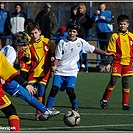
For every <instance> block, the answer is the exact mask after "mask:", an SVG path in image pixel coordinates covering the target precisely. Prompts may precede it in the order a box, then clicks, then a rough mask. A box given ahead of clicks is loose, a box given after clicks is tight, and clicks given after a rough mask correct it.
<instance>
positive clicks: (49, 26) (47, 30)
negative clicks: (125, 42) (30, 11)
mask: <svg viewBox="0 0 133 133" xmlns="http://www.w3.org/2000/svg"><path fill="white" fill-rule="evenodd" d="M35 22H37V23H38V24H39V26H40V29H41V34H42V35H44V37H46V38H49V39H50V38H52V37H53V36H54V35H55V34H56V33H57V31H58V24H57V18H56V16H55V14H54V13H53V11H52V10H51V4H50V3H45V5H44V7H43V10H42V11H40V12H39V13H38V14H37V16H36V18H35Z"/></svg>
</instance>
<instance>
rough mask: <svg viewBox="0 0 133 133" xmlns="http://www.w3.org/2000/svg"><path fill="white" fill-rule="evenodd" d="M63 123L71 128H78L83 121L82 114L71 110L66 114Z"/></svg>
mask: <svg viewBox="0 0 133 133" xmlns="http://www.w3.org/2000/svg"><path fill="white" fill-rule="evenodd" d="M63 121H64V123H65V124H66V125H67V126H69V127H74V126H77V125H79V123H80V121H81V118H80V114H79V113H78V112H76V111H74V110H69V111H67V112H65V114H64V117H63Z"/></svg>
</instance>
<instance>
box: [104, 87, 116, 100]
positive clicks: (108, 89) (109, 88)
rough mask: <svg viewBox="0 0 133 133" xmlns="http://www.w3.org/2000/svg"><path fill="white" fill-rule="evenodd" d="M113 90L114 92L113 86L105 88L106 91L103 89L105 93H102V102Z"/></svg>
mask: <svg viewBox="0 0 133 133" xmlns="http://www.w3.org/2000/svg"><path fill="white" fill-rule="evenodd" d="M113 90H114V86H110V85H108V86H107V87H106V89H105V92H104V94H103V97H102V99H103V100H108V99H109V97H110V95H111V93H112V91H113Z"/></svg>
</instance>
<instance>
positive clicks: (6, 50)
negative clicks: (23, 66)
mask: <svg viewBox="0 0 133 133" xmlns="http://www.w3.org/2000/svg"><path fill="white" fill-rule="evenodd" d="M0 52H2V53H3V54H4V55H5V56H6V58H7V60H8V61H9V63H10V64H11V65H12V66H13V65H14V62H15V60H16V51H15V49H14V48H13V47H12V46H10V45H6V46H4V47H3V48H2V49H1V51H0Z"/></svg>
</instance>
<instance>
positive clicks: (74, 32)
mask: <svg viewBox="0 0 133 133" xmlns="http://www.w3.org/2000/svg"><path fill="white" fill-rule="evenodd" d="M77 35H78V32H77V30H75V29H68V38H69V40H70V41H75V40H76V38H77Z"/></svg>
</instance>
